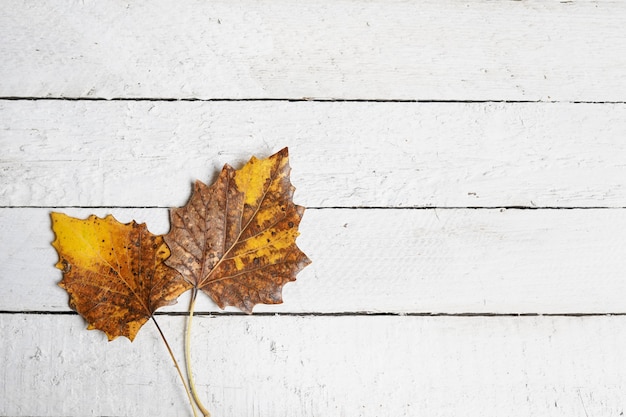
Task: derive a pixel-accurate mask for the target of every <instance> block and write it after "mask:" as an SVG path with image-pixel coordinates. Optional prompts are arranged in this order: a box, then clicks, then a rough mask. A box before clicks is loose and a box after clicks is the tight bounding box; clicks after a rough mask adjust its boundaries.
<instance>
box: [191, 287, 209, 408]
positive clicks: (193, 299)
mask: <svg viewBox="0 0 626 417" xmlns="http://www.w3.org/2000/svg"><path fill="white" fill-rule="evenodd" d="M196 295H198V288H197V287H194V288H192V289H191V301H190V302H189V316H188V317H187V328H186V329H185V365H187V378H188V379H189V387H190V388H191V394H192V395H193V399H194V400H195V401H196V405H197V406H198V408H199V409H200V411H201V412H202V414H204V417H211V413H209V410H207V409H206V408H205V407H204V405H203V404H202V402H201V401H200V398H199V397H198V391H196V384H195V382H194V379H193V372H192V371H191V343H190V341H191V323H192V321H193V311H194V307H195V305H196Z"/></svg>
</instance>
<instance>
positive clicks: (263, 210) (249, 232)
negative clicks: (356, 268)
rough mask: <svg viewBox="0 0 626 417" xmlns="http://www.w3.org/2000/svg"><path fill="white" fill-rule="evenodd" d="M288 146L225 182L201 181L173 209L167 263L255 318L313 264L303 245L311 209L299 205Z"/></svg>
mask: <svg viewBox="0 0 626 417" xmlns="http://www.w3.org/2000/svg"><path fill="white" fill-rule="evenodd" d="M289 173H290V167H289V156H288V151H287V148H284V149H283V150H281V151H279V152H278V153H276V154H274V155H272V156H270V157H269V158H266V159H262V160H259V159H257V158H254V157H252V159H250V161H249V162H248V163H247V164H246V165H244V166H243V167H242V168H241V169H239V170H235V169H234V168H232V167H230V166H228V165H226V166H225V167H224V169H223V170H222V171H221V173H220V175H219V177H218V179H217V181H216V182H215V183H214V184H213V185H211V186H207V185H205V184H203V183H202V182H200V181H196V183H195V185H194V190H193V194H192V196H191V198H190V200H189V202H188V203H187V204H186V205H185V206H184V207H181V208H176V209H172V210H171V212H170V217H171V231H170V233H168V234H167V235H165V236H164V238H165V242H166V243H167V245H168V246H169V247H170V249H171V251H172V254H171V256H170V258H169V259H167V261H166V264H167V265H169V266H171V267H173V268H175V269H177V270H178V271H180V272H181V274H182V275H183V276H184V278H185V279H186V280H187V281H188V282H189V283H191V284H192V285H193V286H194V287H196V288H198V289H200V290H202V291H204V292H205V293H206V294H208V295H209V296H210V297H211V298H212V299H213V300H214V301H215V302H216V303H217V304H218V305H219V306H220V307H221V308H224V307H225V306H227V305H231V306H235V307H238V308H239V309H241V310H242V311H244V312H246V313H251V312H252V309H253V307H254V306H255V305H256V304H259V303H264V304H277V303H281V302H282V287H283V285H284V284H285V283H287V282H289V281H294V280H295V279H296V274H297V273H298V272H299V271H300V270H302V268H304V267H305V266H307V265H308V264H309V263H310V262H311V261H310V260H309V259H308V258H307V256H306V255H305V254H304V253H303V252H302V251H301V250H300V249H299V248H298V246H297V245H296V237H297V236H298V234H299V232H298V226H299V224H300V220H301V219H302V215H303V213H304V207H302V206H298V205H295V204H294V203H293V201H292V197H293V193H294V190H295V188H294V187H293V185H291V182H290V179H289Z"/></svg>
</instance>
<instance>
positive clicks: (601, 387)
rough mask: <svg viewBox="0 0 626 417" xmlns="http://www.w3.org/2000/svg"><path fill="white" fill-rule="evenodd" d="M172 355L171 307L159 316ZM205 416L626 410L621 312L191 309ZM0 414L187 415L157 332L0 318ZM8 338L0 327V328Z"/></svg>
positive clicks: (484, 416) (175, 329) (59, 319)
mask: <svg viewBox="0 0 626 417" xmlns="http://www.w3.org/2000/svg"><path fill="white" fill-rule="evenodd" d="M158 321H159V322H160V324H161V326H162V327H163V330H164V332H165V333H166V335H167V337H168V339H169V340H170V343H171V344H172V346H173V347H174V349H175V351H176V353H177V355H178V356H180V354H181V350H182V349H181V343H182V342H181V339H182V325H183V321H184V318H183V317H166V316H165V317H164V316H159V317H158ZM195 324H196V326H195V327H194V345H193V348H192V349H193V350H192V355H193V357H194V367H195V369H196V381H197V384H198V387H199V390H200V392H201V396H202V397H203V398H204V399H205V402H206V405H207V406H208V407H209V408H210V409H211V410H212V411H213V415H214V416H215V417H223V416H250V417H257V416H258V417H261V416H273V417H310V416H328V417H340V416H350V417H361V416H362V417H365V416H368V417H369V416H371V417H374V416H376V417H398V416H416V415H427V416H434V417H444V416H445V417H448V416H449V417H453V416H460V415H463V416H470V417H501V416H510V417H517V416H519V417H522V416H523V417H526V416H546V417H553V416H554V417H556V416H563V417H588V416H620V415H622V414H623V413H624V411H625V410H626V394H625V393H624V387H625V386H626V353H625V352H624V346H625V345H626V319H625V318H624V317H608V316H604V317H584V318H581V317H471V318H468V317H371V316H370V317H285V316H282V317H281V316H277V317H259V316H256V317H255V316H250V317H247V316H230V317H215V318H209V317H198V318H197V319H196V320H195ZM0 328H1V329H2V332H3V335H4V337H3V343H2V344H0V356H1V357H4V358H7V357H9V358H11V363H10V364H9V366H6V365H5V366H3V367H1V368H0V386H1V387H2V388H0V392H1V393H2V396H3V401H2V402H0V414H1V415H6V416H9V415H10V416H14V417H21V416H42V417H44V416H46V417H47V416H50V417H53V416H61V415H62V416H76V417H84V416H134V417H142V416H155V415H159V416H168V417H171V416H185V417H189V416H191V412H190V411H189V406H188V404H187V402H186V398H185V396H184V392H183V389H182V387H181V386H180V383H179V381H178V379H177V375H176V372H175V370H174V367H173V366H172V363H171V360H170V358H169V356H168V355H167V352H166V350H165V347H164V346H163V344H162V342H161V341H160V339H159V338H158V334H157V331H156V329H155V327H154V326H153V325H152V324H151V323H147V324H146V326H144V328H143V329H141V331H140V332H139V334H138V337H137V339H136V340H135V342H134V343H132V344H131V343H129V342H128V341H127V340H125V339H120V340H116V341H113V342H111V343H107V342H106V338H105V337H104V336H103V334H102V333H100V332H97V331H91V332H88V331H86V330H84V323H83V322H82V319H81V318H80V317H78V316H54V315H52V316H51V315H0ZM7 336H10V337H7Z"/></svg>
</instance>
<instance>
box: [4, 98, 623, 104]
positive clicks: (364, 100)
mask: <svg viewBox="0 0 626 417" xmlns="http://www.w3.org/2000/svg"><path fill="white" fill-rule="evenodd" d="M0 101H152V102H177V101H180V102H194V101H199V102H218V103H219V102H258V101H261V102H263V101H266V102H287V103H301V102H319V103H326V102H330V103H461V104H474V103H475V104H481V103H482V104H488V103H502V104H533V103H537V104H539V103H542V104H543V103H546V104H600V105H601V104H626V101H624V100H601V101H593V100H503V99H483V100H463V99H401V98H390V99H380V98H333V97H302V98H287V97H283V98H276V97H275V98H272V97H265V98H263V97H246V98H226V97H221V98H196V97H183V98H176V97H112V98H106V97H28V96H6V97H0Z"/></svg>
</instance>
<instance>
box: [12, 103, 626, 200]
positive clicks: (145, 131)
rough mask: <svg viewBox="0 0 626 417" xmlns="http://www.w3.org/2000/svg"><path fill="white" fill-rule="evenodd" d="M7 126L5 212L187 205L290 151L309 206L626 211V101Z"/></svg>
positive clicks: (180, 115)
mask: <svg viewBox="0 0 626 417" xmlns="http://www.w3.org/2000/svg"><path fill="white" fill-rule="evenodd" d="M0 129H2V131H3V134H2V135H1V136H0V149H2V151H3V152H2V156H1V157H0V205H2V206H52V207H55V206H73V205H76V206H98V205H100V206H107V207H108V206H126V207H128V206H131V207H132V206H139V207H144V206H160V207H171V206H180V205H183V204H184V203H185V202H186V201H187V199H188V198H189V193H190V189H191V183H192V181H194V180H195V179H201V180H204V181H210V180H212V179H213V177H214V176H215V174H216V173H217V172H218V171H219V169H221V167H222V166H223V164H224V163H230V164H232V165H234V166H241V164H243V163H244V162H245V161H246V160H247V159H248V158H249V157H250V156H251V155H252V154H256V155H258V156H260V157H264V156H268V155H270V154H271V153H273V152H276V151H277V150H279V149H281V148H282V147H284V146H289V147H290V151H291V162H292V167H293V168H294V169H293V173H292V180H293V183H294V184H295V185H296V187H297V188H298V191H297V192H296V196H295V199H296V201H297V202H298V203H299V204H302V205H306V206H309V207H346V206H348V207H351V206H359V207H361V206H369V207H371V206H378V207H405V206H429V207H432V206H438V207H468V206H469V207H472V206H480V207H485V206H491V207H494V206H495V207H498V206H528V207H536V206H543V207H545V206H560V207H594V206H608V207H624V206H626V187H624V181H623V179H624V178H626V164H624V155H626V142H625V141H624V140H623V138H624V137H626V105H623V104H619V105H618V104H615V105H613V104H605V105H598V104H534V103H526V104H520V103H517V104H504V103H310V102H307V103H288V102H220V103H215V102H177V103H171V102H84V101H80V102H73V101H70V102H59V101H34V102H31V101H17V102H12V101H10V102H9V101H4V102H3V101H0ZM148 184H149V186H147V185H148Z"/></svg>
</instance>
